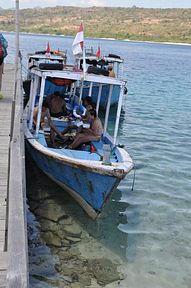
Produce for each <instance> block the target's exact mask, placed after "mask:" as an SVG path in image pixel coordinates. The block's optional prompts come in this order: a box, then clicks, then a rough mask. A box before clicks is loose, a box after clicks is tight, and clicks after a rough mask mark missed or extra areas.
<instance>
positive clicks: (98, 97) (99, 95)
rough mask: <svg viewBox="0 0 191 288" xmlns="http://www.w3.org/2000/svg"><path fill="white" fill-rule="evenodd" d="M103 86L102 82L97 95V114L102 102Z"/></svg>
mask: <svg viewBox="0 0 191 288" xmlns="http://www.w3.org/2000/svg"><path fill="white" fill-rule="evenodd" d="M102 87H103V84H100V85H99V92H98V96H97V105H96V112H97V115H98V113H99V104H100V100H101V92H102Z"/></svg>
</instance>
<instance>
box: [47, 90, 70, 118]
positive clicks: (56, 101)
mask: <svg viewBox="0 0 191 288" xmlns="http://www.w3.org/2000/svg"><path fill="white" fill-rule="evenodd" d="M47 103H48V105H49V109H50V116H52V117H56V118H59V117H61V116H66V115H67V110H66V102H65V100H64V98H63V97H62V96H61V95H60V92H59V91H55V92H54V93H53V94H50V95H48V96H47Z"/></svg>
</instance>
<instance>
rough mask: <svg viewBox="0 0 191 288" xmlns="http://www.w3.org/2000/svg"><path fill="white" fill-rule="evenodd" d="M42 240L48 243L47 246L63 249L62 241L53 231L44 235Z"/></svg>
mask: <svg viewBox="0 0 191 288" xmlns="http://www.w3.org/2000/svg"><path fill="white" fill-rule="evenodd" d="M42 238H43V240H44V241H45V242H46V244H47V245H50V246H55V247H62V242H61V239H60V238H59V237H58V236H56V235H55V234H54V233H52V232H51V231H47V232H44V233H42Z"/></svg>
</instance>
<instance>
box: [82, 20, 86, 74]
mask: <svg viewBox="0 0 191 288" xmlns="http://www.w3.org/2000/svg"><path fill="white" fill-rule="evenodd" d="M82 25H83V30H84V23H82ZM84 34H85V33H84ZM85 50H86V49H85V37H84V43H83V76H84V78H85V77H86V72H87V69H86V51H85Z"/></svg>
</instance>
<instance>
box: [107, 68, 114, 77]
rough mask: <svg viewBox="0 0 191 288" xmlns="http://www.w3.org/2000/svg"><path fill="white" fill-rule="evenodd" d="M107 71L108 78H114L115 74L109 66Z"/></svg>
mask: <svg viewBox="0 0 191 288" xmlns="http://www.w3.org/2000/svg"><path fill="white" fill-rule="evenodd" d="M108 71H109V77H113V78H115V72H114V71H113V67H112V66H111V65H109V67H108Z"/></svg>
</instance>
